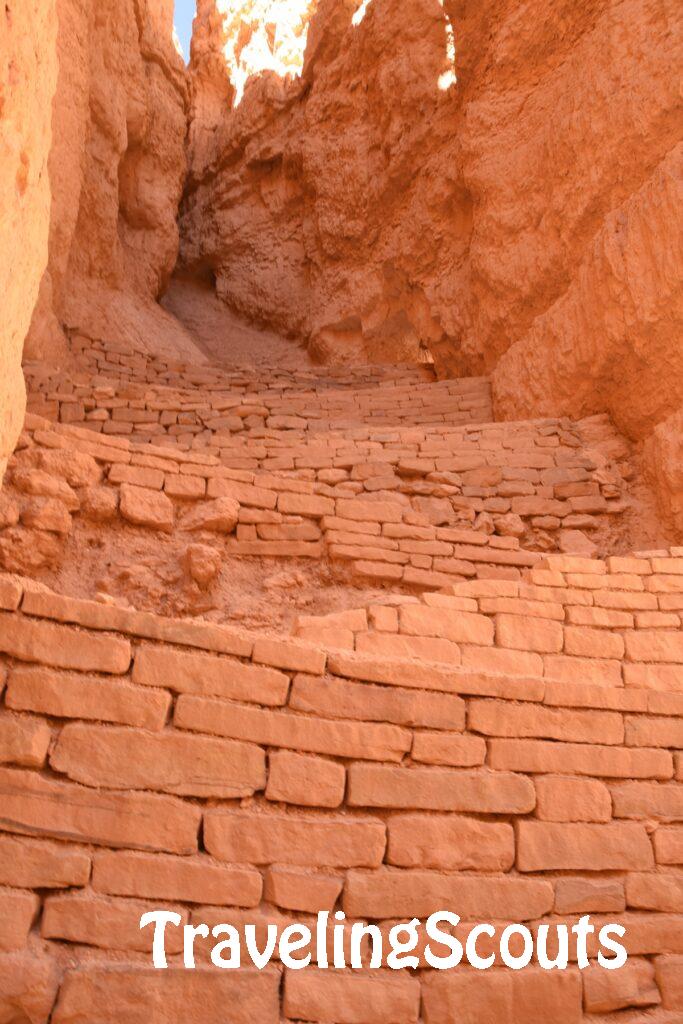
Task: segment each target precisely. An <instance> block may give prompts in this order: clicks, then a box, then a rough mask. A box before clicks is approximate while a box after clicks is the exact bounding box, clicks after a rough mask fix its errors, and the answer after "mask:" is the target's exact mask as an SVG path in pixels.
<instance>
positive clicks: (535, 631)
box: [496, 613, 563, 654]
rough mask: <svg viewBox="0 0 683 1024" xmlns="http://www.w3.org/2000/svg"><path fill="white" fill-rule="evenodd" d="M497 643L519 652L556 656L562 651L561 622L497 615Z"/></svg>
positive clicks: (503, 614)
mask: <svg viewBox="0 0 683 1024" xmlns="http://www.w3.org/2000/svg"><path fill="white" fill-rule="evenodd" d="M496 643H497V644H498V646H499V647H511V648H513V649H514V650H517V651H536V652H538V653H539V654H554V653H558V652H559V651H561V650H562V644H563V630H562V626H561V625H560V623H559V622H554V621H552V620H549V619H535V618H528V617H526V616H522V615H507V614H505V613H502V614H498V615H496Z"/></svg>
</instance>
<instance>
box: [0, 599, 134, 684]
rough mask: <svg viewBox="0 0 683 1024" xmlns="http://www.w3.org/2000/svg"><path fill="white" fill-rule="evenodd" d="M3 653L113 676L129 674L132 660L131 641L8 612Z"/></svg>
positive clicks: (0, 633) (3, 620)
mask: <svg viewBox="0 0 683 1024" xmlns="http://www.w3.org/2000/svg"><path fill="white" fill-rule="evenodd" d="M0 651H2V653H4V654H9V655H10V656H11V657H13V658H18V659H19V660H20V661H38V662H40V663H41V664H43V665H53V666H54V667H55V668H73V669H77V670H78V671H79V672H110V673H112V674H113V675H120V674H122V673H123V672H127V671H128V666H129V665H130V659H131V649H130V643H129V641H128V640H122V639H121V638H119V637H114V636H95V635H93V634H92V633H85V632H82V631H80V630H77V629H70V628H69V627H67V626H57V625H55V624H54V623H52V622H38V621H36V620H35V619H28V618H25V617H24V616H20V615H13V614H11V613H9V612H0Z"/></svg>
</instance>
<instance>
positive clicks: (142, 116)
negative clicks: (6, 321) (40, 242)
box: [25, 0, 188, 361]
mask: <svg viewBox="0 0 683 1024" xmlns="http://www.w3.org/2000/svg"><path fill="white" fill-rule="evenodd" d="M56 7H57V15H58V34H57V56H58V62H59V76H58V81H57V91H56V96H55V102H54V106H53V111H52V118H53V133H54V143H53V146H52V150H51V153H50V160H49V175H50V183H51V190H52V206H51V216H50V257H49V264H48V269H47V272H46V273H45V276H44V278H43V280H42V284H41V289H40V298H39V302H38V306H37V308H36V311H35V314H34V317H33V323H32V326H31V330H30V333H29V335H28V338H27V341H26V348H25V355H26V357H27V358H29V359H43V360H44V359H47V360H50V361H54V360H55V359H57V358H59V356H60V355H63V354H64V352H65V350H66V333H67V332H68V333H78V334H81V335H84V336H85V337H86V338H107V339H109V340H113V341H116V342H122V343H127V344H129V345H130V344H132V345H133V346H134V347H136V348H143V349H148V350H150V349H151V350H152V351H162V352H163V351H169V350H170V351H173V350H174V349H182V348H183V345H184V344H186V342H187V339H186V337H185V334H184V332H183V330H182V328H181V327H180V325H179V324H177V322H176V321H174V320H173V318H171V317H169V316H168V315H167V314H166V313H164V312H163V310H161V309H160V307H159V306H157V305H156V302H155V300H156V298H157V297H158V296H159V295H160V293H161V292H162V291H163V289H164V288H165V286H166V283H167V281H168V278H169V276H170V274H171V271H172V270H173V267H174V265H175V261H176V256H177V251H178V229H177V223H176V215H177V208H178V203H179V200H180V196H181V192H182V187H183V182H184V178H185V170H186V162H185V136H186V128H187V106H188V90H187V82H186V70H185V66H184V63H183V60H182V58H181V57H180V55H179V54H178V52H177V51H176V50H175V48H174V45H173V0H116V2H115V3H106V4H102V3H98V2H97V0H57V2H56Z"/></svg>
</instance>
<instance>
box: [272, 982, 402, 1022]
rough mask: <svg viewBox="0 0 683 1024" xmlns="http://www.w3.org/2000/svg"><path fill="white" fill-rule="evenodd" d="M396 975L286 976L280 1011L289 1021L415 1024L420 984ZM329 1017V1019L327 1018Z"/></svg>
mask: <svg viewBox="0 0 683 1024" xmlns="http://www.w3.org/2000/svg"><path fill="white" fill-rule="evenodd" d="M405 973H406V972H398V971H392V972H389V971H371V972H370V971H368V972H366V973H364V972H361V973H359V972H357V971H354V972H351V973H350V972H349V971H348V970H346V971H317V970H314V969H313V970H304V971H297V972H296V973H295V972H292V971H289V972H288V973H287V977H286V981H285V989H284V998H283V1009H284V1012H285V1014H286V1015H287V1017H289V1018H292V1019H299V1018H301V1019H302V1020H309V1021H324V1020H332V1019H334V1020H335V1021H336V1022H337V1024H389V1022H391V1024H416V1022H417V1019H418V1014H419V1009H420V984H419V982H418V981H417V979H416V978H409V977H402V974H405ZM331 1015H332V1016H331Z"/></svg>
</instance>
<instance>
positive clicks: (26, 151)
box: [0, 0, 57, 481]
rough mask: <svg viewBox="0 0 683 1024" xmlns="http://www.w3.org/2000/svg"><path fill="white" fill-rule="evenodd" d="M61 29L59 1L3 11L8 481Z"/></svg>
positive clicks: (0, 96)
mask: <svg viewBox="0 0 683 1024" xmlns="http://www.w3.org/2000/svg"><path fill="white" fill-rule="evenodd" d="M56 32H57V24H56V17H55V10H54V2H53V0H11V2H7V3H5V4H4V5H3V10H2V11H0V254H1V256H0V295H1V296H2V313H1V315H0V481H1V480H2V476H3V473H4V471H5V466H6V464H7V457H8V455H9V454H10V453H11V451H12V449H13V448H14V444H15V442H16V439H17V437H18V435H19V431H20V430H21V425H22V423H23V416H24V408H25V394H26V393H25V389H24V382H23V379H22V376H21V350H22V346H23V343H24V336H25V334H26V331H27V329H28V325H29V323H30V320H31V313H32V311H33V306H34V303H35V301H36V296H37V293H38V286H39V284H40V278H41V274H42V272H43V269H44V267H45V263H46V260H47V237H48V226H49V204H50V191H49V182H48V177H47V157H48V152H49V148H50V139H51V131H50V102H51V99H52V95H53V93H54V89H55V81H56V76H57V62H56V55H55V52H54V39H55V36H56ZM36 38H39V39H40V40H41V45H40V46H39V47H37V46H36V45H35V39H36Z"/></svg>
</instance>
